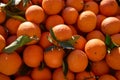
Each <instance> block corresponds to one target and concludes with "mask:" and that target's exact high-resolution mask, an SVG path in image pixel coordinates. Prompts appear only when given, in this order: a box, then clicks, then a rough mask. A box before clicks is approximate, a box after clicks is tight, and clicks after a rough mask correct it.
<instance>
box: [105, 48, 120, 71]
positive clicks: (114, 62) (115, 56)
mask: <svg viewBox="0 0 120 80" xmlns="http://www.w3.org/2000/svg"><path fill="white" fill-rule="evenodd" d="M105 59H106V62H107V64H108V66H109V67H111V68H112V69H114V70H120V63H119V61H120V47H118V48H114V49H112V50H111V51H110V53H108V54H107V55H106V58H105Z"/></svg>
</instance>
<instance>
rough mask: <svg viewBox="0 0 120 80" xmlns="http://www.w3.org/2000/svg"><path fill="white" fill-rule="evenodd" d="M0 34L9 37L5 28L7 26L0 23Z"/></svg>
mask: <svg viewBox="0 0 120 80" xmlns="http://www.w3.org/2000/svg"><path fill="white" fill-rule="evenodd" d="M0 34H1V35H2V36H3V37H4V38H5V39H6V38H7V32H6V30H5V28H4V27H3V26H2V25H0Z"/></svg>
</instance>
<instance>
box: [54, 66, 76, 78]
mask: <svg viewBox="0 0 120 80" xmlns="http://www.w3.org/2000/svg"><path fill="white" fill-rule="evenodd" d="M53 80H75V75H74V73H73V72H71V71H70V70H68V72H67V75H66V76H65V75H64V73H63V69H62V68H57V69H55V70H54V72H53Z"/></svg>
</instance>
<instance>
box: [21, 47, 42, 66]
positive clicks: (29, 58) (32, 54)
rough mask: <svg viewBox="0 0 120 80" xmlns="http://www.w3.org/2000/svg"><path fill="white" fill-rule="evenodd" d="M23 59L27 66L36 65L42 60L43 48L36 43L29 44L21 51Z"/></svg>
mask: <svg viewBox="0 0 120 80" xmlns="http://www.w3.org/2000/svg"><path fill="white" fill-rule="evenodd" d="M23 61H24V62H25V64H26V65H27V66H29V67H38V66H40V63H41V62H42V61H43V50H42V48H41V47H40V46H38V45H29V46H27V47H26V48H25V49H24V51H23Z"/></svg>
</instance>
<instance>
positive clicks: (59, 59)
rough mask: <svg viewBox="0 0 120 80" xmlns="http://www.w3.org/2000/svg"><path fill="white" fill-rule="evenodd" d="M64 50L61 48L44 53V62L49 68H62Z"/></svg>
mask: <svg viewBox="0 0 120 80" xmlns="http://www.w3.org/2000/svg"><path fill="white" fill-rule="evenodd" d="M64 53H65V52H64V50H63V49H62V48H53V49H51V50H49V51H45V52H44V61H45V63H46V65H47V66H48V67H50V68H58V67H61V66H62V63H63V57H64Z"/></svg>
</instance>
